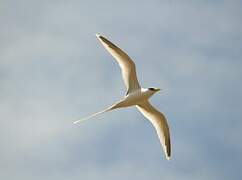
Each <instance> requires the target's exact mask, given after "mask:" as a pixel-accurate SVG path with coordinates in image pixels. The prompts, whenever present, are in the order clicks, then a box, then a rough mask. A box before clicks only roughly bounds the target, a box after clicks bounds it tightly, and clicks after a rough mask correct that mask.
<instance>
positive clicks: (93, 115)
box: [74, 104, 117, 124]
mask: <svg viewBox="0 0 242 180" xmlns="http://www.w3.org/2000/svg"><path fill="white" fill-rule="evenodd" d="M116 108H117V107H116V104H115V105H113V106H111V107H109V108H107V109H105V110H102V111H99V112H97V113H94V114H91V115H90V116H87V117H84V118H82V119H79V120H77V121H75V122H74V124H77V123H80V122H83V121H86V120H88V119H90V118H93V117H95V116H97V115H100V114H103V113H105V112H108V111H111V110H113V109H116Z"/></svg>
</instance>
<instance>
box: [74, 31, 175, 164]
mask: <svg viewBox="0 0 242 180" xmlns="http://www.w3.org/2000/svg"><path fill="white" fill-rule="evenodd" d="M96 36H97V38H98V39H99V41H100V42H101V43H102V45H103V46H104V47H105V49H106V50H107V51H108V52H109V53H110V54H111V55H112V56H113V57H114V58H115V59H116V61H117V62H118V64H119V66H120V68H121V71H122V76H123V80H124V83H125V86H126V88H127V93H126V96H125V97H124V98H123V99H122V100H121V101H119V102H117V103H115V104H114V105H112V106H110V107H109V108H107V109H105V110H103V111H101V112H98V113H95V114H92V115H90V116H88V117H85V118H83V119H80V120H78V121H75V122H74V123H78V122H81V121H84V120H87V119H90V118H92V117H94V116H96V115H98V114H101V113H104V112H108V111H111V110H114V109H118V108H124V107H130V106H136V107H137V108H138V110H139V111H140V112H141V113H142V114H143V115H144V116H145V117H146V118H147V119H148V120H149V121H150V122H151V123H152V125H153V126H154V127H155V129H156V132H157V134H158V137H159V139H160V143H161V145H162V147H163V150H164V152H165V155H166V158H167V159H168V160H169V159H170V157H171V144H170V133H169V127H168V124H167V121H166V118H165V116H164V115H163V114H162V113H161V112H159V111H158V110H156V109H155V108H154V107H153V106H152V105H151V104H150V103H149V101H148V99H149V98H150V97H151V96H152V95H153V94H155V93H156V92H158V91H160V89H157V88H141V87H140V84H139V82H138V79H137V75H136V70H135V64H134V62H133V61H132V59H131V58H130V57H129V56H128V55H127V54H126V53H125V52H124V51H122V50H121V49H120V48H119V47H117V46H116V45H114V44H113V43H112V42H110V41H109V40H108V39H107V38H105V37H104V36H101V35H99V34H96Z"/></svg>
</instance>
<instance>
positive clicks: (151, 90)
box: [148, 87, 161, 93]
mask: <svg viewBox="0 0 242 180" xmlns="http://www.w3.org/2000/svg"><path fill="white" fill-rule="evenodd" d="M160 90H161V89H159V88H153V87H151V88H148V91H150V92H153V93H156V92H158V91H160Z"/></svg>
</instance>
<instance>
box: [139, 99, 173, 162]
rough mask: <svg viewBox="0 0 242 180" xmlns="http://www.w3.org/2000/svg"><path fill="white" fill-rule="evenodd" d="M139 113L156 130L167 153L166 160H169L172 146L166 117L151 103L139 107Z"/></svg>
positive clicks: (146, 102)
mask: <svg viewBox="0 0 242 180" xmlns="http://www.w3.org/2000/svg"><path fill="white" fill-rule="evenodd" d="M137 108H138V109H139V111H140V112H141V113H142V114H143V115H144V116H145V117H146V118H147V119H149V120H150V122H151V123H152V124H153V126H154V127H155V129H156V132H157V134H158V136H159V139H160V143H161V145H162V147H163V150H164V152H165V155H166V158H167V159H168V160H169V159H170V156H171V144H170V133H169V127H168V124H167V121H166V118H165V116H164V115H163V114H162V113H161V112H159V111H157V110H156V109H155V108H154V107H153V106H152V105H151V104H150V103H149V101H145V102H143V103H141V104H139V105H137Z"/></svg>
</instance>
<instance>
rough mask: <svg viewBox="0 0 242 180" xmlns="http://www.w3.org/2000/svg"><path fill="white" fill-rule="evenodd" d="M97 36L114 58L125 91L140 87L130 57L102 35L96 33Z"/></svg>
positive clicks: (128, 91)
mask: <svg viewBox="0 0 242 180" xmlns="http://www.w3.org/2000/svg"><path fill="white" fill-rule="evenodd" d="M96 36H97V38H98V39H99V40H100V42H101V43H102V45H103V46H104V47H105V49H106V50H107V51H108V52H109V53H110V54H111V55H112V56H113V57H114V58H115V59H116V61H117V62H118V64H119V66H120V68H121V71H122V76H123V80H124V83H125V86H126V88H127V93H130V92H133V91H135V90H137V89H140V85H139V82H138V79H137V75H136V68H135V64H134V62H133V61H132V59H131V58H130V57H129V56H128V55H127V54H126V53H125V52H124V51H122V50H121V49H120V48H119V47H117V46H116V45H115V44H113V43H112V42H110V41H109V40H108V39H107V38H105V37H104V36H101V35H99V34H96Z"/></svg>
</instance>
